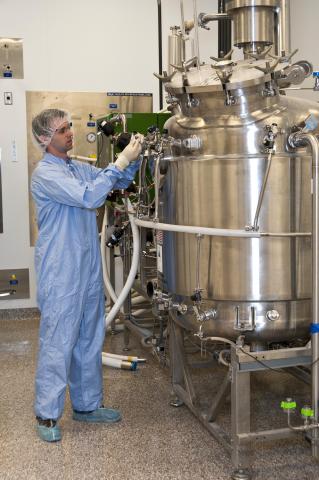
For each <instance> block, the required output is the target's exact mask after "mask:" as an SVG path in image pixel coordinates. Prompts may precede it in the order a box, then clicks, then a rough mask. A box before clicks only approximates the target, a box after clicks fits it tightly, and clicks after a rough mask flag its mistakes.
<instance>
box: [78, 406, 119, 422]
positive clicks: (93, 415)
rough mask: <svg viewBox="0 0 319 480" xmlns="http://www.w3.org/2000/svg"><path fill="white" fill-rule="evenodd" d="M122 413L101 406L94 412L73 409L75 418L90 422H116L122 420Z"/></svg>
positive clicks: (79, 420)
mask: <svg viewBox="0 0 319 480" xmlns="http://www.w3.org/2000/svg"><path fill="white" fill-rule="evenodd" d="M121 418H122V417H121V414H120V412H119V411H118V410H114V409H113V408H105V407H100V408H97V409H96V410H93V412H77V411H74V410H73V420H77V421H78V422H88V423H115V422H119V421H120V420H121Z"/></svg>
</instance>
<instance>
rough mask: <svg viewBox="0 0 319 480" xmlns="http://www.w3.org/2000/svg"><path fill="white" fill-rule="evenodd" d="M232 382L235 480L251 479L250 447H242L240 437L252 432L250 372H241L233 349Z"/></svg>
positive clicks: (232, 434)
mask: <svg viewBox="0 0 319 480" xmlns="http://www.w3.org/2000/svg"><path fill="white" fill-rule="evenodd" d="M231 358H232V362H231V363H232V380H231V423H232V432H231V436H232V463H233V466H234V468H235V472H234V475H233V477H232V478H233V479H234V480H237V479H238V480H240V479H243V480H245V479H249V478H250V474H249V471H248V469H249V468H250V465H251V448H250V445H249V444H247V445H240V443H239V439H238V435H239V434H241V433H248V432H250V372H241V371H240V368H239V363H238V362H237V360H236V349H235V348H234V347H232V352H231Z"/></svg>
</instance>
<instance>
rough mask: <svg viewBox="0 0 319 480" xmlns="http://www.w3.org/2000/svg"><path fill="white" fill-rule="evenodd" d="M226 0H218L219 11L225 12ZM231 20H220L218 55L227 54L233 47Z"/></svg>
mask: <svg viewBox="0 0 319 480" xmlns="http://www.w3.org/2000/svg"><path fill="white" fill-rule="evenodd" d="M225 12H226V10H225V0H219V1H218V13H225ZM231 27H232V25H231V20H224V19H222V20H221V19H219V20H218V57H222V56H225V54H226V53H228V52H229V51H230V50H231V48H232V41H231V40H232V36H231Z"/></svg>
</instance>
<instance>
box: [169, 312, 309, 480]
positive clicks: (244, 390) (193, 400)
mask: <svg viewBox="0 0 319 480" xmlns="http://www.w3.org/2000/svg"><path fill="white" fill-rule="evenodd" d="M169 338H170V366H171V375H172V384H173V391H174V393H175V395H176V396H177V398H178V399H179V401H180V402H179V404H181V402H183V403H184V404H185V405H187V407H188V408H189V409H190V410H191V411H192V413H193V414H194V415H195V416H196V417H197V418H198V419H199V420H200V421H201V423H202V424H203V425H204V426H205V427H206V428H207V430H208V431H209V432H210V433H211V434H212V435H213V436H214V438H215V439H216V440H217V441H218V442H219V443H220V444H221V445H222V446H223V447H224V448H225V449H226V450H227V452H228V453H229V454H230V456H231V460H232V465H233V467H234V472H233V475H232V479H234V480H248V479H250V478H251V472H250V468H251V464H252V449H251V444H252V442H253V443H256V442H257V441H261V440H278V439H283V438H289V437H294V436H295V435H296V433H295V432H294V431H292V430H291V429H290V428H288V427H286V428H278V429H271V430H262V431H253V432H252V431H251V428H250V416H251V415H250V374H251V372H260V371H265V370H267V369H268V368H269V367H270V368H294V367H299V366H309V365H311V363H312V353H311V349H310V348H307V347H303V348H289V349H279V350H269V351H268V350H267V351H262V352H252V353H250V354H249V355H252V356H253V357H254V358H255V359H256V360H255V359H254V358H252V357H251V356H248V355H247V354H246V353H245V349H246V348H247V347H243V348H240V347H235V346H232V347H231V365H230V368H229V370H228V371H227V373H226V375H225V378H224V380H223V382H222V383H221V385H220V387H219V390H218V392H217V394H216V395H215V397H214V398H213V400H212V402H211V405H210V407H209V408H208V410H207V408H206V409H203V408H202V407H201V404H200V399H199V397H198V395H197V393H196V391H195V388H194V385H193V382H192V378H191V374H190V370H189V366H188V364H187V358H186V354H185V349H184V330H183V328H182V327H180V326H179V325H178V324H177V323H176V322H175V321H174V319H173V318H172V317H171V321H170V336H169ZM247 352H248V350H247ZM257 360H260V361H261V362H262V363H263V365H262V364H261V363H258V361H257ZM229 389H230V390H231V432H226V431H224V430H223V429H222V428H221V427H220V426H219V425H218V423H217V418H218V415H219V412H220V409H221V407H222V406H223V405H224V401H225V398H226V396H227V395H228V393H229ZM173 404H174V403H173Z"/></svg>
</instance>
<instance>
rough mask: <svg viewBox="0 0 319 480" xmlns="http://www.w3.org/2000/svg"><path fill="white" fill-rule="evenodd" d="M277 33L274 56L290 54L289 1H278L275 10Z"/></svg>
mask: <svg viewBox="0 0 319 480" xmlns="http://www.w3.org/2000/svg"><path fill="white" fill-rule="evenodd" d="M277 20H278V24H277V29H276V30H277V31H276V43H277V45H275V52H276V55H281V54H282V52H285V53H286V54H287V53H289V52H291V34H290V30H291V29H290V0H280V6H279V8H278V9H277Z"/></svg>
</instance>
